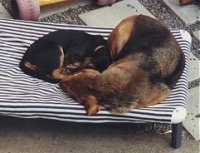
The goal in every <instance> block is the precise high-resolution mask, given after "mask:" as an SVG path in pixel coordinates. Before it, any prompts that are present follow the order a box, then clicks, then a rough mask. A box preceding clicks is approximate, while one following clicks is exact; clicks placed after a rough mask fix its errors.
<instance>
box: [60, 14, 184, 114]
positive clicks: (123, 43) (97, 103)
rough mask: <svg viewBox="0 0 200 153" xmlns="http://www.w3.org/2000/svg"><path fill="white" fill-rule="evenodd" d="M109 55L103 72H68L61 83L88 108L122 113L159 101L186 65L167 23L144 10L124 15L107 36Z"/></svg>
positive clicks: (163, 97) (89, 109)
mask: <svg viewBox="0 0 200 153" xmlns="http://www.w3.org/2000/svg"><path fill="white" fill-rule="evenodd" d="M109 45H110V51H111V55H112V59H113V64H111V65H110V66H109V67H108V68H107V69H106V70H105V71H103V72H102V73H100V72H98V71H96V70H90V69H86V70H82V71H80V72H78V73H76V74H74V75H66V76H65V79H64V80H63V81H62V82H61V83H60V86H61V88H62V89H63V90H64V91H65V92H66V93H68V94H70V95H71V96H73V97H74V98H75V99H76V100H77V101H79V102H80V103H83V104H84V105H85V107H86V110H87V114H88V115H93V114H96V113H97V112H98V111H99V109H100V108H101V106H104V107H106V108H108V109H109V110H111V111H112V112H115V113H126V112H128V111H130V110H131V109H133V108H142V107H146V106H150V105H155V104H158V103H161V102H162V101H163V100H165V99H166V98H167V96H168V95H169V93H170V90H171V88H173V86H174V85H175V83H176V82H177V80H178V78H179V77H180V75H181V73H182V71H183V68H184V56H183V53H182V52H181V49H180V47H179V46H178V44H177V42H176V40H175V39H174V38H173V36H172V35H171V33H170V32H169V30H168V29H166V28H165V27H164V26H163V25H161V24H160V23H159V22H158V21H157V20H155V19H152V18H150V17H147V16H144V15H138V16H132V17H128V18H126V19H124V20H123V21H122V22H121V23H119V25H118V26H117V27H116V28H115V29H114V30H113V32H112V33H111V34H110V37H109Z"/></svg>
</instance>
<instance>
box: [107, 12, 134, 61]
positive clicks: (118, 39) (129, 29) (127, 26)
mask: <svg viewBox="0 0 200 153" xmlns="http://www.w3.org/2000/svg"><path fill="white" fill-rule="evenodd" d="M136 18H137V16H131V17H128V18H126V19H124V20H122V21H121V22H120V23H119V25H118V26H117V27H116V28H115V29H114V30H113V31H112V32H111V34H110V36H109V38H108V43H109V46H110V52H111V57H112V59H115V57H116V56H117V55H118V54H119V52H120V51H121V49H122V48H123V47H124V45H125V44H126V42H127V41H128V39H129V38H130V35H133V34H134V24H135V20H136Z"/></svg>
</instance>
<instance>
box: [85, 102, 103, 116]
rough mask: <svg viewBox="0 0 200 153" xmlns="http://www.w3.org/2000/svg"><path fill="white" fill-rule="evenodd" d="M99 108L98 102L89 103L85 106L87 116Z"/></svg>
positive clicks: (93, 113)
mask: <svg viewBox="0 0 200 153" xmlns="http://www.w3.org/2000/svg"><path fill="white" fill-rule="evenodd" d="M100 110H101V106H100V105H98V104H93V105H90V106H89V107H86V112H87V115H88V116H91V115H95V114H96V113H97V112H98V111H100Z"/></svg>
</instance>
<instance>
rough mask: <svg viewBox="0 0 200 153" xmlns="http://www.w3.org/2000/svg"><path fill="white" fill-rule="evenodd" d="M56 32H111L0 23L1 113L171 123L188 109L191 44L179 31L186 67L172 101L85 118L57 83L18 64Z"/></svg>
mask: <svg viewBox="0 0 200 153" xmlns="http://www.w3.org/2000/svg"><path fill="white" fill-rule="evenodd" d="M57 29H75V30H84V31H87V32H88V33H90V34H100V35H103V36H104V37H105V38H107V37H108V35H109V33H110V32H111V31H112V29H108V28H97V27H88V26H74V25H65V24H53V23H38V22H37V23H36V22H28V21H16V20H8V19H1V20H0V114H1V115H6V116H15V117H22V118H46V119H56V120H61V121H73V122H91V123H103V122H137V123H138V122H139V123H140V122H159V123H172V120H174V119H172V115H173V113H174V111H176V109H177V108H183V109H184V110H185V109H186V101H187V88H188V87H187V86H188V78H187V76H188V59H189V51H190V42H188V40H183V39H182V36H181V34H180V31H179V30H172V33H173V35H174V36H175V38H176V39H177V41H178V42H179V44H180V46H181V48H182V51H183V52H184V54H185V56H186V66H185V69H184V73H183V75H182V76H181V78H180V80H179V82H178V83H177V85H176V87H175V88H174V89H173V90H172V93H171V94H170V96H169V98H168V99H167V100H166V101H165V102H163V103H161V104H158V105H155V106H151V107H147V108H143V109H134V110H132V111H131V112H130V113H126V114H120V115H119V114H111V113H109V112H108V111H106V110H105V109H103V110H101V111H100V112H99V113H98V114H96V115H95V116H86V115H85V109H84V107H83V106H82V105H80V104H78V103H77V102H76V101H74V100H73V99H71V98H69V97H68V96H67V95H66V94H65V93H63V92H62V91H61V90H60V88H59V86H58V85H57V84H50V83H47V82H43V81H41V80H38V79H36V78H33V77H30V76H28V75H25V74H24V73H23V72H22V71H21V70H20V69H19V66H18V64H19V61H20V59H21V58H22V56H23V54H24V52H25V51H26V49H27V47H28V46H30V44H31V43H33V42H34V41H35V40H37V39H38V38H39V37H42V36H43V35H44V34H47V33H48V32H51V31H55V30H57Z"/></svg>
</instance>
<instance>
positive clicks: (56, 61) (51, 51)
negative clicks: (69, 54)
mask: <svg viewBox="0 0 200 153" xmlns="http://www.w3.org/2000/svg"><path fill="white" fill-rule="evenodd" d="M63 61H64V54H63V51H62V48H61V47H60V46H58V45H56V44H55V43H53V42H52V41H47V40H43V39H40V40H39V41H36V42H35V43H33V44H32V45H31V46H30V47H29V48H28V50H27V51H26V52H25V54H24V56H23V58H22V60H21V62H20V68H21V69H22V71H23V72H24V73H26V74H28V75H31V76H34V77H36V78H39V79H43V80H46V79H47V80H46V81H49V80H48V78H49V79H53V76H52V74H53V71H54V70H56V69H59V68H61V67H62V65H63ZM50 82H51V81H50Z"/></svg>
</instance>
